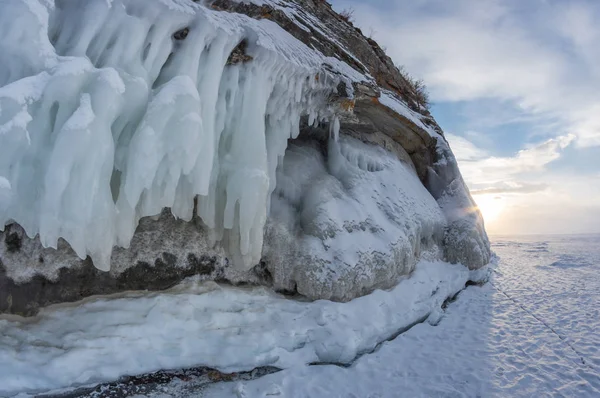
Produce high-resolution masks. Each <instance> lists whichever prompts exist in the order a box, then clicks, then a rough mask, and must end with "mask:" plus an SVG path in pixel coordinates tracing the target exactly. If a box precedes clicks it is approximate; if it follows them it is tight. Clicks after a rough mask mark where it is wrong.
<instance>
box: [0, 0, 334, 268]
mask: <svg viewBox="0 0 600 398" xmlns="http://www.w3.org/2000/svg"><path fill="white" fill-rule="evenodd" d="M288 36H289V35H288ZM288 36H286V34H285V33H284V31H283V30H281V29H280V28H279V27H277V26H276V25H275V24H273V23H270V22H267V23H260V21H254V20H252V19H250V18H247V17H245V16H241V15H238V14H229V13H223V12H216V11H212V10H209V9H207V8H205V7H204V6H202V5H199V4H195V3H192V2H189V1H187V2H183V1H182V0H180V1H178V0H152V1H148V0H114V1H112V2H111V1H108V2H107V1H106V0H93V1H91V0H90V1H87V0H86V1H84V0H81V1H60V0H56V2H55V3H53V2H52V1H48V0H24V1H22V2H21V1H19V2H16V1H15V2H3V3H2V4H0V52H1V53H2V54H3V62H2V64H0V178H1V179H0V182H2V184H0V228H2V227H3V226H4V225H5V224H6V223H9V222H17V223H19V224H20V225H22V226H23V227H24V229H25V230H26V231H27V233H28V235H30V236H32V237H33V236H35V235H36V234H39V237H40V239H41V241H42V243H43V244H44V245H45V246H48V247H56V245H57V242H58V239H59V238H64V239H65V240H66V241H67V242H68V243H69V244H70V245H71V247H72V248H73V249H74V250H75V252H76V253H77V254H78V255H79V256H80V257H81V258H85V256H87V255H89V256H90V257H91V258H92V260H93V262H94V264H95V265H96V267H98V268H100V269H103V270H108V269H110V256H111V252H112V248H113V246H115V245H118V246H122V247H127V246H128V245H129V242H130V241H131V238H132V237H133V234H134V232H135V229H136V227H137V225H138V222H139V220H140V218H142V217H145V216H153V215H157V214H159V213H160V212H161V210H162V209H163V208H170V209H171V210H172V213H173V215H174V216H176V217H178V218H181V219H184V220H191V219H192V217H193V212H194V208H196V210H197V214H198V216H199V217H201V219H202V221H203V222H204V224H206V226H207V227H208V230H209V231H210V234H211V237H212V239H214V241H215V242H216V241H221V242H222V244H223V245H224V247H225V248H226V249H227V250H228V252H229V254H230V256H231V257H232V259H233V263H234V264H236V265H237V266H239V267H250V266H252V265H254V264H256V263H257V262H258V260H259V259H260V256H261V250H262V243H263V242H262V240H263V228H264V224H265V221H266V217H267V213H268V206H269V198H270V194H271V192H272V191H273V190H274V188H275V172H276V168H277V164H278V162H280V161H281V158H282V157H283V155H284V152H285V149H286V147H287V141H288V139H290V138H295V137H296V136H297V135H298V134H299V121H300V118H301V116H302V115H309V119H310V120H311V122H314V123H319V122H323V121H324V120H327V119H331V118H332V116H331V114H329V113H328V111H327V110H326V108H327V107H326V103H325V101H326V97H327V95H329V94H330V93H331V92H332V90H333V87H335V86H336V83H337V82H336V81H334V79H333V78H332V77H331V76H330V75H326V74H322V73H319V72H318V71H319V66H320V60H319V59H318V58H317V59H313V58H311V57H314V54H312V53H311V52H310V51H309V50H308V48H307V47H306V46H304V45H303V44H302V43H300V42H298V41H296V40H295V39H293V38H292V37H291V36H289V37H288ZM242 40H246V41H247V42H248V49H247V51H248V53H249V54H250V55H251V56H252V57H253V59H252V61H251V62H247V63H239V64H236V65H227V60H228V57H229V55H230V54H231V52H232V51H233V50H234V49H235V48H236V46H238V44H239V43H240V42H241V41H242ZM5 61H6V62H5ZM331 124H332V125H333V126H334V127H333V130H338V129H339V123H338V122H334V123H331ZM337 133H338V132H337V131H334V132H333V134H334V135H337ZM195 199H197V205H196V206H195V204H194V202H195Z"/></svg>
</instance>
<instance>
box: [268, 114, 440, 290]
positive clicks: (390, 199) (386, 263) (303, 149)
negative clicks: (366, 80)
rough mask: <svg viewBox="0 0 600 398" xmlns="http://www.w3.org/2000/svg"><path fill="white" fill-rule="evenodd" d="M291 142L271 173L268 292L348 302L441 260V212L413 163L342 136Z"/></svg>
mask: <svg viewBox="0 0 600 398" xmlns="http://www.w3.org/2000/svg"><path fill="white" fill-rule="evenodd" d="M336 130H337V123H335V122H333V123H332V127H331V137H330V138H329V142H328V143H327V145H326V147H327V148H326V153H323V150H322V143H321V144H320V143H318V142H316V141H311V140H304V141H302V140H298V141H294V143H293V144H291V146H290V148H289V149H288V151H287V152H286V156H285V158H284V160H283V164H282V166H281V167H280V168H279V169H278V172H277V188H276V190H275V192H274V193H273V199H272V205H271V214H270V216H269V222H268V228H267V233H266V239H265V250H264V253H263V258H264V260H265V261H266V262H267V264H268V267H269V269H270V271H271V274H272V275H273V284H274V287H275V288H276V289H281V290H294V289H295V290H297V291H298V293H300V294H302V295H304V296H307V297H311V298H322V299H333V300H350V299H352V298H354V297H358V296H361V295H364V294H366V293H368V292H370V291H372V290H373V289H374V288H376V287H380V288H389V287H391V286H393V285H395V284H396V283H397V280H398V277H399V276H401V275H407V274H410V273H411V272H412V271H413V269H414V267H415V264H416V262H417V261H418V260H419V259H420V258H422V257H423V256H425V255H430V256H431V257H432V258H441V257H442V254H441V253H439V251H440V249H441V245H442V239H443V235H444V229H445V227H446V219H445V218H444V215H443V213H442V211H441V209H440V207H439V206H438V204H437V203H436V201H435V199H434V198H433V197H432V196H431V195H430V194H429V192H428V191H427V189H426V188H425V187H424V186H423V184H422V183H421V181H420V180H419V179H418V177H417V175H416V173H415V172H414V170H413V169H412V167H411V165H408V164H405V163H403V162H401V161H400V160H399V159H398V158H397V157H396V156H394V155H393V154H392V153H390V152H388V151H386V150H385V149H383V148H381V147H378V146H375V145H370V144H365V143H363V142H361V141H359V140H357V139H355V138H351V137H348V136H346V135H341V136H339V137H338V136H337V134H336Z"/></svg>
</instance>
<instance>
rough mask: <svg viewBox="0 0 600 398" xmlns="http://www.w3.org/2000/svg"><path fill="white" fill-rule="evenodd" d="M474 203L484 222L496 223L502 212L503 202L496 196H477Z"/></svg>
mask: <svg viewBox="0 0 600 398" xmlns="http://www.w3.org/2000/svg"><path fill="white" fill-rule="evenodd" d="M475 202H477V207H478V208H479V210H480V211H481V214H482V215H483V219H484V220H485V221H486V222H494V221H496V220H497V219H498V218H499V217H500V215H501V214H502V211H503V210H504V200H502V198H501V197H498V196H492V195H478V196H476V197H475Z"/></svg>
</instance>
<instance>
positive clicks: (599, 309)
mask: <svg viewBox="0 0 600 398" xmlns="http://www.w3.org/2000/svg"><path fill="white" fill-rule="evenodd" d="M492 241H493V250H494V251H495V252H496V254H497V255H498V256H499V261H498V265H497V267H496V269H495V272H494V273H493V275H492V277H491V280H490V282H489V283H488V284H486V285H484V286H483V287H478V286H472V287H469V288H467V289H466V290H465V291H464V292H463V293H461V294H460V296H459V297H458V299H457V300H456V301H455V302H453V303H451V304H449V305H448V307H447V309H446V311H445V313H444V314H443V315H442V317H441V319H440V320H439V323H438V324H437V326H432V325H431V324H430V323H427V322H426V323H422V324H419V325H417V326H415V327H413V328H412V329H411V330H409V331H408V332H406V333H404V334H402V335H401V336H399V337H398V338H396V339H395V340H393V341H390V342H387V343H385V344H383V346H382V347H381V348H380V349H379V350H378V351H377V352H375V353H373V354H369V355H365V356H363V357H362V358H360V359H359V360H358V361H357V362H356V363H355V364H354V365H352V366H351V367H349V368H340V367H337V366H319V367H308V368H302V369H298V370H285V371H282V372H279V373H276V374H272V375H269V376H266V377H264V378H261V379H258V380H253V381H250V382H246V383H243V384H242V383H237V384H238V385H236V386H235V388H237V390H236V391H242V394H241V395H240V394H239V393H238V395H239V396H247V397H255V396H256V397H263V396H268V394H270V393H279V394H280V396H290V397H291V396H294V397H317V396H323V397H325V396H328V397H330V396H331V397H400V396H407V397H433V396H444V397H477V396H479V397H489V396H497V397H508V396H510V397H532V396H535V397H545V396H552V397H554V396H557V397H560V396H564V397H598V396H600V236H598V235H580V236H531V237H517V238H515V237H501V236H498V237H493V239H492ZM432 323H436V322H432ZM231 388H232V387H231V386H229V385H227V384H220V385H213V386H212V387H211V390H209V391H208V392H207V394H206V396H227V394H230V392H231V391H232V390H231Z"/></svg>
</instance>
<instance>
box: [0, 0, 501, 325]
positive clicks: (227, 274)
mask: <svg viewBox="0 0 600 398" xmlns="http://www.w3.org/2000/svg"><path fill="white" fill-rule="evenodd" d="M186 1H187V0H186ZM180 3H181V4H184V3H185V2H184V1H183V0H178V1H176V2H175V3H174V4H177V5H180ZM189 3H191V1H190V2H189ZM255 3H261V2H240V1H234V0H215V1H212V2H209V5H208V6H209V7H211V8H212V10H215V12H217V13H237V14H243V15H246V16H248V17H250V18H253V19H255V20H259V21H263V22H261V23H269V24H271V23H276V24H277V25H279V27H281V28H282V29H280V34H281V35H287V34H289V35H291V36H293V37H294V38H296V39H297V40H299V41H300V42H302V43H304V45H305V47H306V51H308V50H310V51H313V52H314V53H316V54H318V55H319V57H321V58H322V59H323V62H322V65H321V72H322V75H321V74H317V75H316V77H314V78H315V79H316V80H318V79H320V77H319V76H327V78H328V79H330V80H331V81H332V82H335V84H337V86H336V87H335V89H334V90H332V93H331V94H330V95H329V97H328V98H327V103H326V104H325V105H324V107H325V108H326V109H323V114H329V115H333V116H331V117H329V119H328V121H326V120H325V118H323V119H322V120H316V121H315V120H311V118H312V119H314V115H304V116H303V117H302V119H301V121H300V129H299V130H300V133H299V135H298V136H297V137H295V138H294V139H293V140H290V141H289V142H288V147H287V148H288V149H287V150H286V151H285V156H283V158H282V159H280V160H279V167H278V168H277V173H276V182H277V183H276V186H274V187H273V193H272V194H271V197H270V200H269V204H270V206H269V209H270V212H269V214H268V218H267V221H266V226H265V231H264V245H263V252H262V260H261V261H260V263H259V264H255V266H254V267H250V269H249V270H244V269H240V268H239V267H235V266H233V265H232V264H231V263H232V261H231V256H230V255H229V254H228V252H227V251H226V250H224V249H223V248H222V246H226V245H225V243H226V242H223V243H224V244H223V245H221V244H220V243H215V237H214V236H213V235H212V234H211V233H210V231H209V228H208V227H207V226H206V225H205V224H204V223H203V222H202V220H201V219H200V218H199V217H198V216H194V217H193V219H192V221H189V222H186V221H184V220H181V219H179V220H177V219H175V218H174V217H173V216H172V215H171V211H170V210H169V209H164V210H163V211H162V213H161V214H160V216H157V217H152V218H151V217H146V218H142V219H141V220H140V223H139V226H138V227H137V229H136V231H135V234H134V235H133V239H132V241H131V243H130V244H129V247H127V248H119V247H115V248H114V250H113V253H112V257H111V264H110V265H111V266H110V271H109V272H103V271H99V270H97V269H96V268H95V267H94V265H93V263H92V260H91V259H90V258H89V257H88V258H87V259H85V260H81V259H80V258H79V257H78V256H77V255H76V254H75V253H74V252H73V250H72V249H71V248H70V246H69V244H68V243H67V242H65V241H64V240H61V241H59V244H58V246H57V248H56V249H53V248H44V247H43V246H42V244H41V242H40V239H39V238H38V237H33V238H30V237H27V235H26V234H25V232H24V230H23V228H21V227H20V226H19V225H18V224H14V223H9V224H8V225H7V226H6V227H5V229H4V231H3V232H0V312H9V313H15V314H21V315H32V314H35V313H36V312H37V311H38V309H39V308H40V307H43V306H46V305H49V304H52V303H59V302H68V301H76V300H79V299H82V298H85V297H88V296H91V295H104V294H112V293H117V292H121V291H125V290H144V289H148V290H161V289H166V288H168V287H171V286H172V285H174V284H176V283H177V282H179V281H180V280H181V279H183V278H185V277H187V276H190V275H201V277H202V278H203V279H206V280H216V281H227V282H230V283H235V284H240V283H250V284H262V285H266V286H269V287H272V288H273V289H274V290H276V291H280V292H285V293H290V294H300V295H303V296H305V297H307V298H309V299H331V300H350V299H352V298H354V297H357V296H360V295H364V294H368V293H369V292H371V291H372V290H374V289H376V288H388V287H391V286H393V285H394V284H395V283H396V281H397V280H398V277H400V276H402V275H407V274H410V272H412V270H413V269H414V266H415V263H416V262H417V261H418V260H419V259H422V258H424V257H425V258H427V257H429V258H444V259H446V260H447V261H449V262H453V263H456V262H460V263H463V264H465V265H466V266H468V267H469V268H471V269H476V268H479V267H481V266H483V265H484V264H487V263H488V262H489V259H490V249H489V242H488V239H487V236H486V233H485V229H484V225H483V220H482V218H481V214H480V213H479V211H478V210H477V209H476V205H475V202H474V201H473V199H472V198H471V196H470V194H469V192H468V189H467V187H466V185H465V183H464V181H463V179H462V177H461V174H460V171H459V169H458V166H457V163H456V160H455V158H454V156H453V154H452V152H451V150H450V147H449V145H448V143H447V141H446V140H445V138H444V136H443V132H442V130H441V129H440V127H439V126H438V125H437V124H436V122H435V120H434V119H433V117H432V116H431V115H430V114H429V112H428V111H427V110H426V109H425V108H423V107H422V106H420V105H419V101H418V99H417V98H416V97H415V93H414V90H413V89H412V88H411V85H410V83H409V82H408V81H407V80H406V79H405V78H404V77H403V76H402V75H401V73H400V72H399V71H398V69H397V68H396V67H395V66H394V64H393V62H392V60H391V59H390V58H389V57H388V56H387V55H386V54H385V52H384V51H383V50H382V49H381V48H380V47H379V46H378V45H377V43H375V42H374V41H373V40H371V39H368V38H366V37H365V36H364V35H363V34H362V32H361V31H360V30H359V29H357V28H355V27H353V26H352V25H351V24H350V23H348V22H347V21H345V20H344V19H343V18H341V17H340V16H339V15H338V14H337V13H336V12H335V11H333V10H332V8H331V6H330V5H329V4H328V3H327V2H326V1H323V0H279V1H271V0H265V1H263V2H262V4H255ZM199 7H201V6H199ZM216 15H218V14H216ZM269 21H270V22H269ZM194 29H195V27H194V26H193V25H190V26H184V27H181V26H180V27H179V28H178V29H177V30H175V31H173V32H167V33H168V36H170V37H171V38H172V40H174V41H176V42H178V43H179V44H177V46H181V45H182V44H181V43H185V42H186V41H189V40H190V39H191V38H192V37H193V35H192V33H193V30H194ZM248 29H250V28H248ZM286 32H287V33H286ZM247 33H248V34H247V37H244V38H242V39H241V40H240V41H239V44H238V45H237V46H235V47H234V48H233V50H232V51H231V53H230V55H229V56H228V57H225V58H226V61H225V63H226V65H225V68H241V67H245V66H251V65H252V63H253V62H257V60H255V53H253V46H254V47H255V46H256V45H257V44H256V43H254V42H253V40H255V41H257V39H256V37H255V35H254V34H253V33H252V32H250V31H248V32H247ZM273 40H275V38H274V39H273ZM180 42H181V43H180ZM177 46H175V47H174V48H178V47H177ZM174 51H175V50H174ZM172 55H173V53H171V55H170V56H169V59H171V58H172ZM168 63H169V61H168V60H167V65H168ZM0 72H1V71H0ZM320 83H322V82H320ZM338 135H339V137H338ZM1 139H2V138H1V137H0V140H1ZM0 143H1V141H0ZM0 177H2V176H0ZM1 182H2V181H1V180H0V183H1ZM0 188H1V187H0ZM0 206H2V190H1V189H0ZM223 206H224V205H223ZM194 214H195V212H194Z"/></svg>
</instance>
